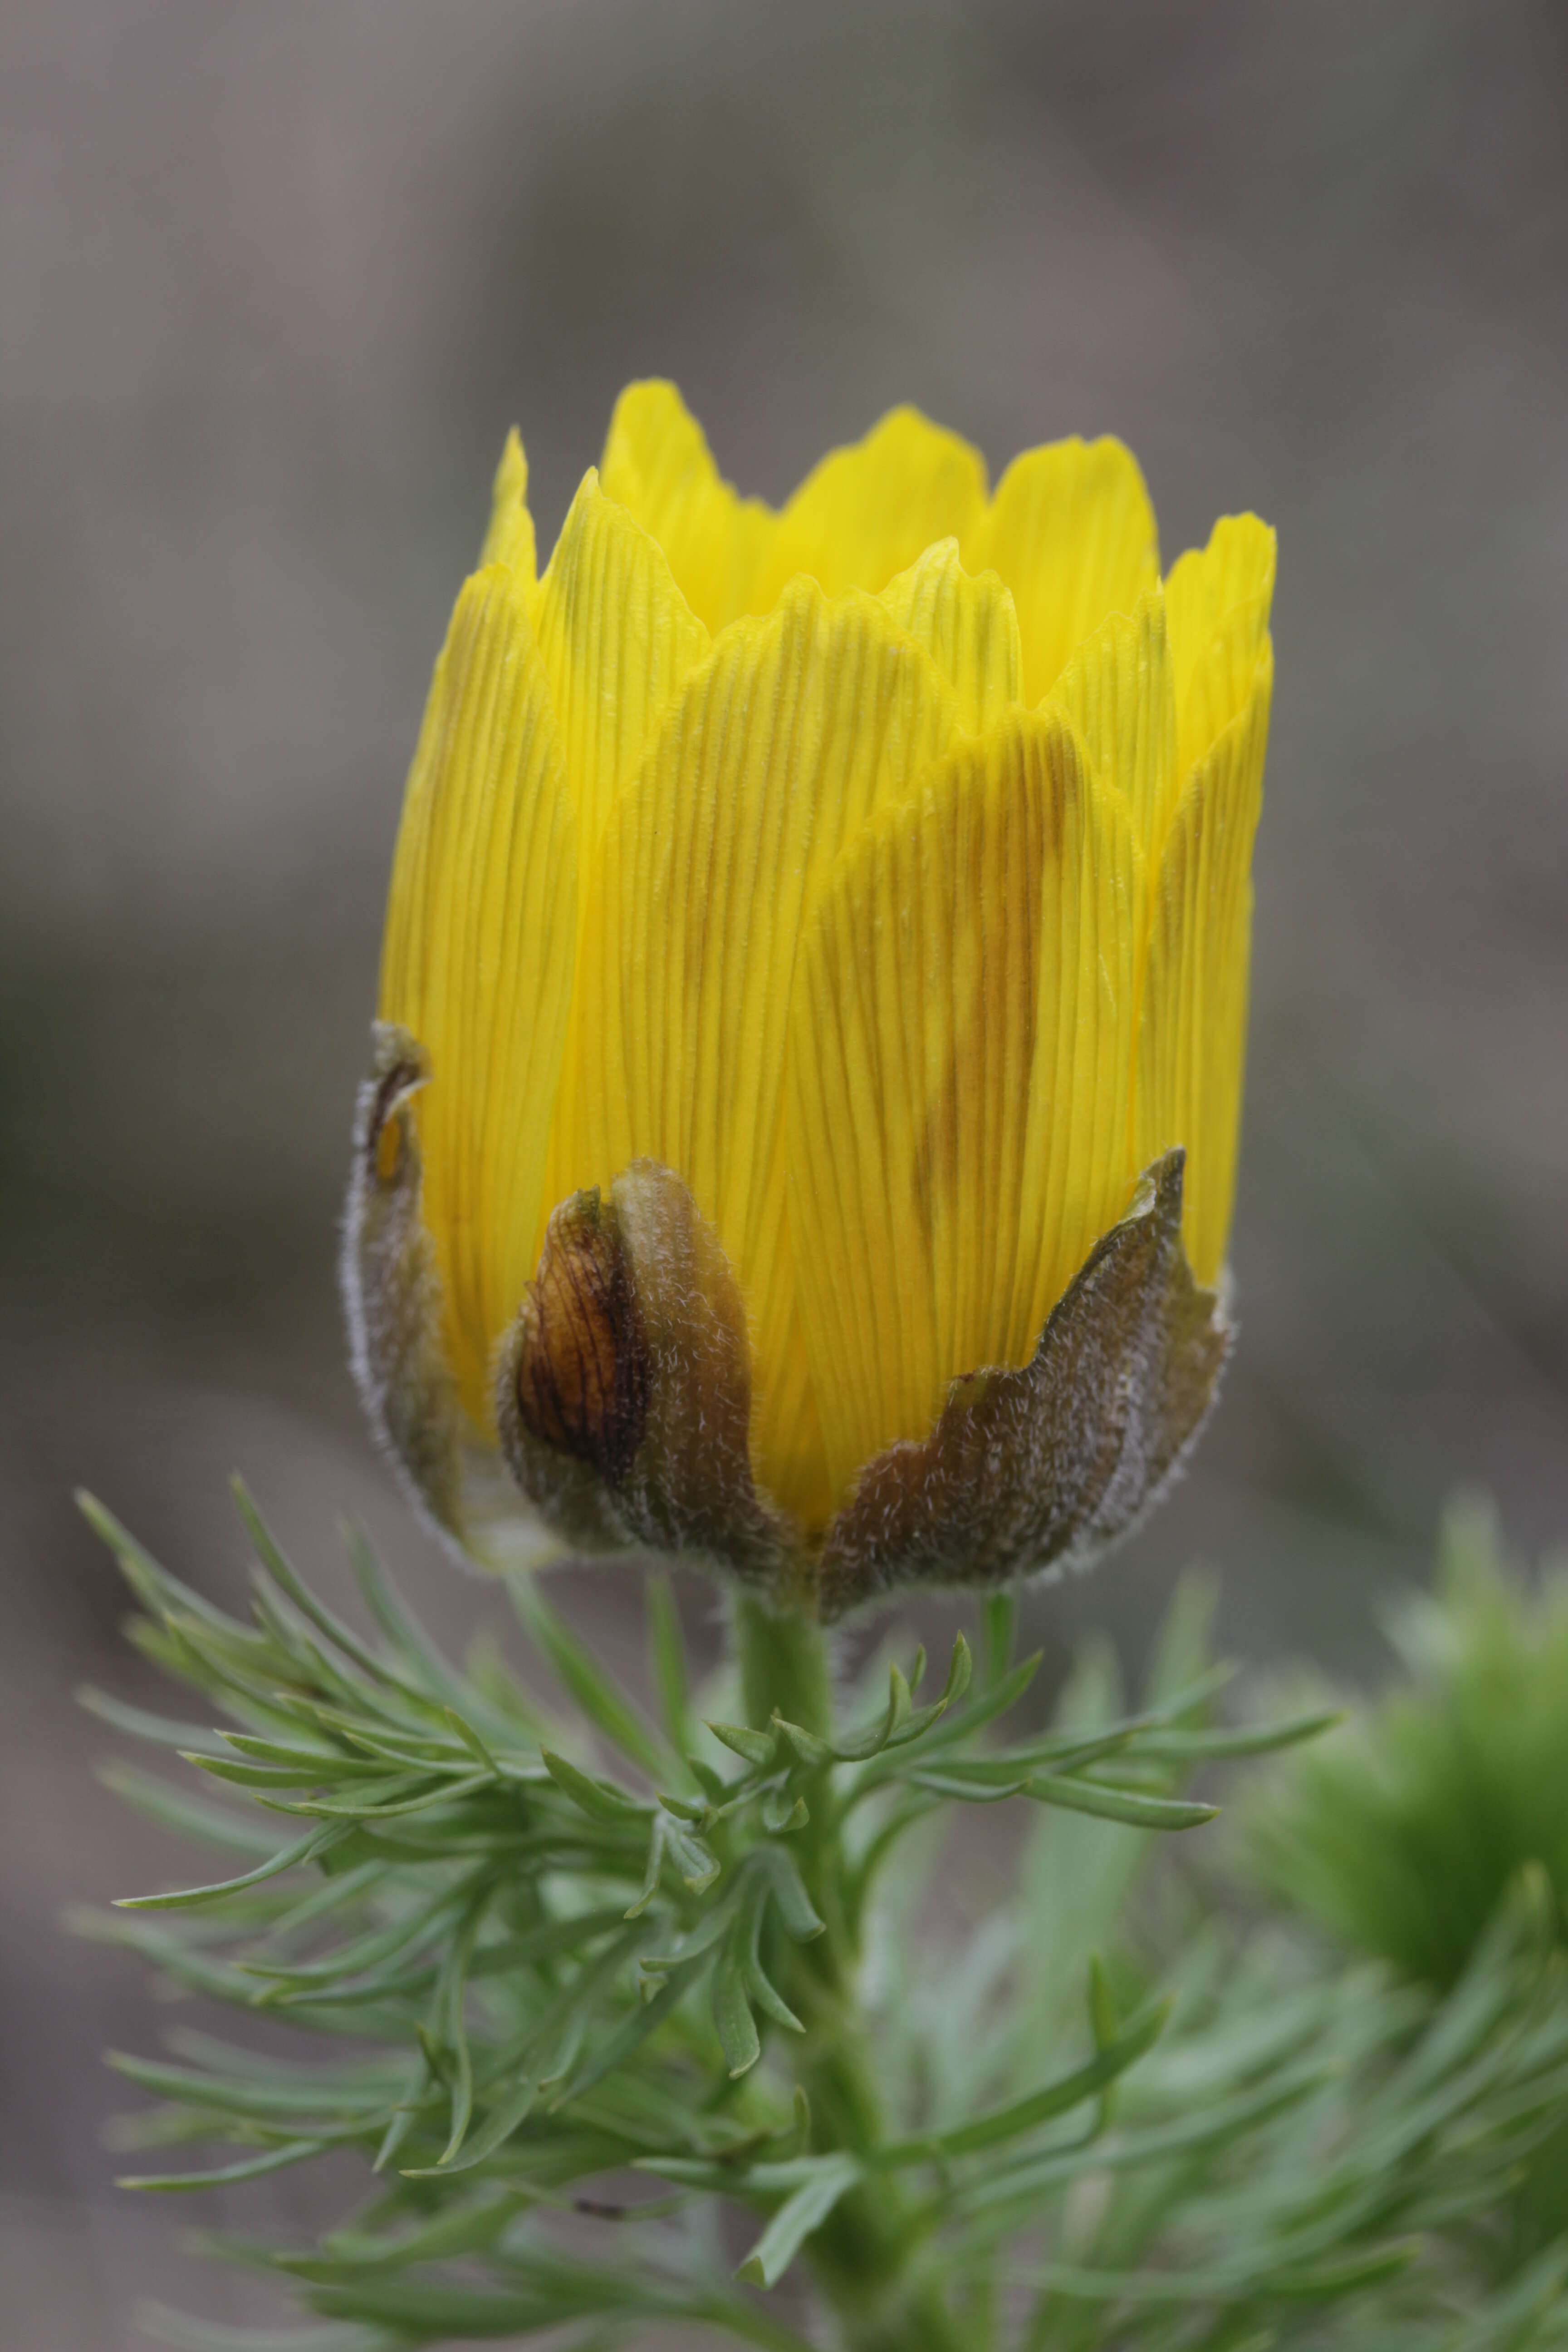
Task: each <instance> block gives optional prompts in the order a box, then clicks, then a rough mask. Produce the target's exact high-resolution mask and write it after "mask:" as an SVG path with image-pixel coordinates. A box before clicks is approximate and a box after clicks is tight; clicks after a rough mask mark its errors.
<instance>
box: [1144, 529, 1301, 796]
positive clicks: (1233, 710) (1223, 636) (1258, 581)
mask: <svg viewBox="0 0 1568 2352" xmlns="http://www.w3.org/2000/svg"><path fill="white" fill-rule="evenodd" d="M1274 557H1275V539H1274V533H1273V532H1272V531H1271V530H1269V528H1268V524H1267V523H1264V522H1259V521H1258V517H1257V516H1256V515H1251V514H1246V515H1222V516H1221V518H1220V520H1219V521H1218V522H1216V523H1215V527H1214V530H1213V531H1212V532H1211V533H1210V535H1209V543H1208V545H1207V546H1206V547H1205V548H1203V549H1202V550H1199V549H1197V548H1190V549H1189V550H1188V551H1187V553H1186V554H1185V555H1183V556H1180V557H1179V558H1178V559H1177V561H1176V562H1175V563H1174V564H1173V566H1172V568H1171V576H1170V578H1169V579H1168V580H1167V581H1166V583H1165V609H1166V613H1167V614H1168V616H1169V620H1170V629H1171V652H1172V656H1173V662H1174V666H1175V685H1176V764H1177V772H1178V774H1179V775H1180V776H1182V777H1185V776H1186V774H1187V772H1188V771H1189V770H1190V769H1191V767H1192V764H1193V761H1194V760H1197V759H1201V758H1202V756H1203V754H1204V753H1205V751H1207V750H1208V748H1209V746H1210V744H1211V743H1213V742H1214V741H1215V740H1216V738H1217V737H1218V736H1219V734H1220V733H1221V731H1222V730H1223V729H1225V728H1226V727H1228V726H1229V724H1230V722H1231V720H1232V719H1234V718H1235V717H1236V716H1237V712H1238V711H1240V710H1242V709H1245V708H1246V705H1247V699H1248V698H1249V696H1250V695H1251V692H1252V684H1253V678H1254V676H1255V674H1256V672H1257V668H1258V656H1259V654H1260V653H1261V652H1262V649H1263V641H1264V639H1265V637H1266V636H1267V635H1268V608H1269V605H1270V604H1271V603H1272V601H1273V595H1274Z"/></svg>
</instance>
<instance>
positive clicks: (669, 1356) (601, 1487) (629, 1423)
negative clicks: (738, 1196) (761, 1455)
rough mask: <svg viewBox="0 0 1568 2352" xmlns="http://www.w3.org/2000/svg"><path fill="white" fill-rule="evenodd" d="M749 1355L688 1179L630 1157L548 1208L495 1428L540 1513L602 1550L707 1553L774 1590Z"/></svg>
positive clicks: (775, 1532) (780, 1535) (510, 1346)
mask: <svg viewBox="0 0 1568 2352" xmlns="http://www.w3.org/2000/svg"><path fill="white" fill-rule="evenodd" d="M751 1392H752V1375H751V1357H750V1352H749V1349H748V1344H747V1337H746V1317H745V1308H744V1306H743V1304H742V1298H741V1293H740V1289H739V1286H738V1285H737V1283H736V1281H735V1277H734V1274H733V1272H732V1270H731V1265H730V1263H729V1260H728V1259H727V1258H726V1256H725V1255H724V1252H723V1250H722V1249H721V1246H720V1244H719V1241H718V1238H717V1236H716V1235H715V1234H714V1233H713V1231H712V1228H711V1227H710V1225H709V1224H708V1223H707V1221H706V1220H705V1219H704V1218H703V1216H702V1215H701V1214H700V1211H699V1210H698V1207H697V1204H696V1202H694V1201H693V1200H692V1197H691V1194H690V1192H689V1191H688V1189H687V1187H686V1185H685V1184H684V1183H683V1182H682V1181H681V1179H680V1178H679V1176H677V1175H676V1174H675V1173H674V1172H673V1171H671V1170H670V1169H668V1168H666V1167H663V1166H661V1165H660V1164H659V1163H658V1161H657V1160H634V1161H633V1162H632V1164H631V1166H630V1167H629V1168H627V1169H626V1171H624V1172H623V1173H622V1174H621V1175H619V1176H617V1177H616V1181H615V1182H614V1184H613V1185H612V1186H611V1188H610V1192H609V1195H608V1198H607V1199H606V1198H605V1197H604V1196H603V1195H602V1194H601V1193H600V1192H599V1190H598V1188H597V1187H596V1186H595V1188H593V1189H592V1190H590V1191H587V1192H574V1193H573V1194H572V1196H571V1197H570V1199H568V1200H565V1201H563V1202H561V1203H560V1205H559V1207H557V1208H556V1209H555V1210H554V1211H553V1212H552V1215H551V1219H550V1223H549V1226H548V1229H547V1231H546V1234H545V1241H544V1248H543V1251H542V1255H541V1257H540V1261H539V1272H538V1274H537V1276H535V1278H534V1280H533V1281H532V1282H531V1283H530V1285H529V1286H528V1289H527V1291H526V1293H525V1294H524V1297H523V1301H522V1305H521V1307H520V1308H519V1310H518V1314H517V1318H516V1320H515V1322H514V1323H513V1325H512V1328H511V1329H510V1332H509V1333H508V1335H507V1338H506V1339H505V1340H504V1342H503V1343H502V1347H501V1350H500V1357H499V1359H498V1363H497V1379H496V1392H495V1410H496V1426H497V1429H498V1430H499V1432H500V1441H501V1448H502V1451H503V1453H504V1454H505V1455H506V1459H507V1462H508V1465H509V1466H510V1470H511V1473H512V1475H513V1477H514V1478H515V1479H516V1480H517V1483H518V1485H519V1486H521V1489H522V1491H523V1493H524V1494H525V1495H526V1496H528V1497H529V1499H530V1501H531V1502H532V1503H533V1504H534V1505H535V1506H536V1507H537V1508H538V1509H539V1510H540V1511H541V1512H542V1514H543V1515H544V1517H546V1518H548V1519H550V1520H551V1521H552V1522H553V1524H554V1525H555V1526H556V1527H557V1528H560V1529H561V1531H562V1532H563V1534H565V1535H567V1536H569V1537H570V1538H571V1539H572V1540H573V1541H574V1542H576V1543H580V1544H583V1545H585V1546H592V1547H594V1548H595V1549H621V1548H624V1547H625V1546H626V1545H627V1544H646V1545H650V1546H652V1547H654V1548H656V1549H659V1550H661V1551H689V1550H695V1551H700V1552H705V1553H708V1554H710V1555H711V1556H712V1557H714V1558H715V1559H719V1560H721V1561H722V1563H723V1564H724V1565H725V1566H726V1567H728V1568H731V1569H733V1570H737V1571H738V1572H739V1573H741V1574H742V1575H746V1576H756V1577H763V1578H769V1579H773V1580H777V1579H779V1578H780V1577H781V1576H783V1575H784V1573H785V1572H786V1566H785V1564H786V1562H787V1561H788V1560H789V1559H790V1557H791V1555H792V1553H793V1549H794V1547H793V1544H792V1542H791V1533H790V1529H789V1528H788V1526H787V1524H786V1522H785V1521H784V1518H783V1517H782V1516H781V1515H780V1514H779V1513H777V1512H776V1511H775V1510H774V1509H773V1507H771V1506H769V1505H767V1504H765V1503H764V1502H763V1499H762V1497H761V1496H759V1495H758V1493H757V1491H756V1488H755V1486H754V1485H753V1484H752V1468H751V1457H750V1454H749V1452H748V1448H747V1430H748V1423H749V1421H750V1418H751Z"/></svg>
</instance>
